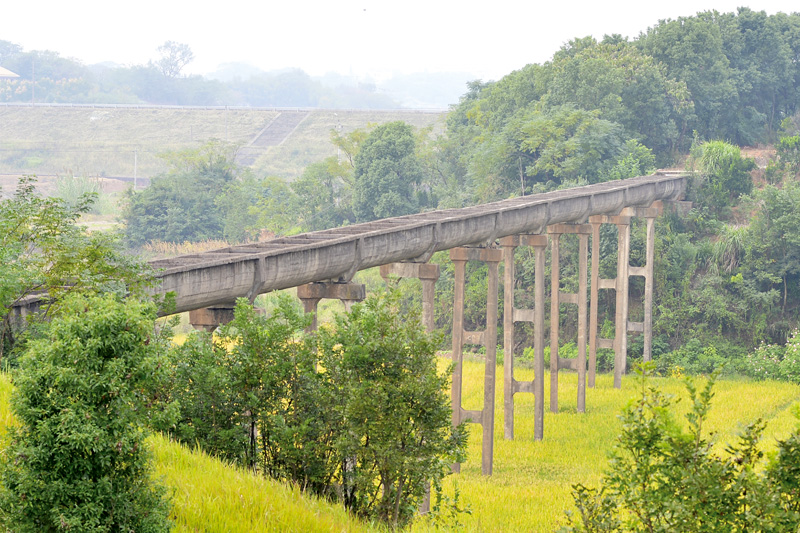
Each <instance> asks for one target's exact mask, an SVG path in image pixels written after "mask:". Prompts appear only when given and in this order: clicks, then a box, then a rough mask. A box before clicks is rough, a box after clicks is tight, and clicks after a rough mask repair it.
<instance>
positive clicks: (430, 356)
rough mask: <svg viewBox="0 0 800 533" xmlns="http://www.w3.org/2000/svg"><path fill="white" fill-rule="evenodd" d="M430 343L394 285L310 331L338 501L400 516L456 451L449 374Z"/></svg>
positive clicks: (359, 510) (405, 516) (375, 514)
mask: <svg viewBox="0 0 800 533" xmlns="http://www.w3.org/2000/svg"><path fill="white" fill-rule="evenodd" d="M436 348H437V342H436V339H434V338H433V337H431V336H430V335H428V334H426V333H425V332H424V330H423V328H422V326H421V324H420V322H419V315H418V314H412V315H410V316H408V315H405V316H404V314H403V313H401V312H400V294H399V293H398V292H397V291H396V290H395V291H390V292H388V293H383V294H379V295H377V296H375V297H371V298H368V299H367V300H366V301H365V302H364V303H362V304H358V305H356V306H354V307H353V310H352V311H351V312H350V313H349V314H346V315H340V316H338V317H337V318H336V321H335V324H334V325H333V327H331V328H325V329H322V330H321V331H320V332H319V349H320V351H321V353H322V361H321V362H322V367H323V368H324V369H325V376H326V380H327V381H328V383H329V384H330V386H329V391H330V392H331V393H332V394H331V395H330V396H329V397H328V399H327V400H328V403H327V408H328V409H330V410H331V412H332V413H333V416H334V421H333V422H334V427H337V428H338V431H337V437H336V441H335V448H336V452H337V459H338V465H337V466H338V470H337V476H338V478H339V479H340V480H341V483H342V490H343V492H344V494H343V498H344V503H345V505H346V506H347V507H348V508H349V509H351V510H352V511H353V512H355V513H356V514H358V515H360V516H365V517H370V518H377V519H379V520H381V521H382V522H386V523H389V524H393V525H395V526H398V525H404V524H407V523H408V522H409V521H410V520H411V519H412V518H413V517H414V515H415V513H416V509H417V508H418V506H419V503H420V502H421V500H422V497H423V495H424V492H425V484H426V482H428V481H431V480H433V482H434V485H436V484H438V482H439V480H441V478H442V477H444V476H445V475H446V474H447V473H448V472H449V465H450V464H451V463H452V462H453V461H454V460H456V459H457V458H458V457H460V456H461V455H462V454H463V449H464V446H465V438H466V435H465V433H464V430H463V427H459V428H457V429H455V430H454V429H453V428H452V426H451V423H450V416H451V415H450V406H449V401H448V399H447V394H446V390H447V388H448V384H449V378H448V375H447V374H439V372H438V371H437V368H436V355H435V354H436Z"/></svg>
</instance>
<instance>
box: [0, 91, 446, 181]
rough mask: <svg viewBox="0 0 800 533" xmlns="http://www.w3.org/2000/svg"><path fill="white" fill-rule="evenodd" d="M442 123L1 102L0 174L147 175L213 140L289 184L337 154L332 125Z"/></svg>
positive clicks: (350, 114) (373, 115)
mask: <svg viewBox="0 0 800 533" xmlns="http://www.w3.org/2000/svg"><path fill="white" fill-rule="evenodd" d="M443 118H444V112H443V111H430V112H428V111H424V112H423V111H403V110H397V111H395V110H319V109H313V110H312V109H309V110H298V109H268V108H199V107H198V108H193V107H138V106H130V107H125V106H47V105H36V106H30V105H0V174H37V175H40V176H46V175H68V174H73V175H82V176H90V177H93V176H103V177H123V178H133V176H134V174H136V176H137V177H139V178H149V177H152V176H155V175H158V174H159V173H160V172H163V171H164V170H165V165H164V163H163V161H162V160H161V159H160V158H159V157H158V154H159V153H163V152H164V151H168V150H178V149H184V148H190V147H192V146H197V145H199V144H201V143H203V142H205V141H207V140H209V139H213V138H216V139H223V140H228V141H231V142H233V143H236V144H238V145H239V146H240V147H241V149H240V153H239V157H238V158H237V162H239V163H240V164H242V165H245V166H251V167H252V168H253V169H254V170H255V171H256V172H257V173H258V174H259V175H266V174H269V175H277V176H281V177H285V178H290V179H291V178H294V177H296V176H298V175H299V174H300V173H301V172H302V170H303V168H305V166H306V165H308V164H309V163H313V162H315V161H319V160H321V159H323V158H325V157H328V156H330V155H335V154H336V147H335V146H333V145H332V144H331V143H330V140H329V138H330V131H331V130H332V129H334V128H337V129H340V131H342V132H343V133H347V132H349V131H352V130H354V129H357V128H363V127H366V126H367V125H368V124H370V123H377V124H380V123H384V122H390V121H394V120H403V121H406V122H408V123H409V124H411V125H413V126H414V127H417V128H422V127H427V126H431V125H432V126H434V128H435V129H436V130H438V131H441V130H442V129H443Z"/></svg>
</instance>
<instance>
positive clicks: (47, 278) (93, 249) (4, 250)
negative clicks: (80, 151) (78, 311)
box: [0, 177, 150, 359]
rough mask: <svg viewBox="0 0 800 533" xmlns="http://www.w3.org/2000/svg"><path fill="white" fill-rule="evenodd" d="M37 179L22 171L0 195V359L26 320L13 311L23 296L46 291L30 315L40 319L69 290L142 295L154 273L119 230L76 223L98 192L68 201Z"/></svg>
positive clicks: (44, 317) (16, 339) (19, 332)
mask: <svg viewBox="0 0 800 533" xmlns="http://www.w3.org/2000/svg"><path fill="white" fill-rule="evenodd" d="M35 184H36V179H35V178H32V177H23V178H21V179H20V181H19V184H18V186H17V190H16V192H15V193H14V195H13V196H12V197H10V198H5V199H2V200H0V317H2V323H0V359H1V358H2V357H3V356H4V355H6V354H8V353H9V352H10V351H11V350H12V349H13V348H14V347H15V346H16V344H17V341H18V340H19V335H20V334H21V333H22V331H23V330H24V328H25V326H26V325H27V324H26V323H24V322H20V321H17V320H15V319H14V317H13V315H12V308H13V307H14V306H15V305H16V304H18V303H20V302H21V301H22V300H23V299H24V298H25V297H28V296H35V295H42V300H41V312H40V313H38V314H34V315H31V316H29V320H30V321H42V320H46V319H47V318H49V317H50V316H51V315H52V314H53V313H54V312H55V311H56V310H57V309H58V307H59V306H60V305H61V299H62V297H63V296H64V295H65V294H69V293H78V292H81V293H94V292H115V293H117V294H120V295H122V294H126V293H127V294H132V295H137V294H138V295H141V294H142V291H143V289H144V288H145V287H146V286H147V284H148V280H149V279H150V276H149V273H148V269H147V268H146V266H145V265H144V264H142V263H140V262H139V261H138V260H135V259H133V258H132V257H131V256H130V255H129V254H127V253H125V252H124V250H123V249H122V246H121V240H120V238H119V237H118V236H117V235H115V234H112V233H100V232H95V233H89V232H87V230H86V228H85V227H83V226H80V225H79V224H78V219H79V218H80V216H81V215H82V214H83V213H86V212H88V211H89V209H90V207H91V205H92V202H93V201H94V199H95V195H91V194H89V195H85V196H82V197H81V198H79V199H78V200H77V201H76V202H75V204H74V205H69V204H67V203H66V202H65V201H64V200H61V199H59V198H42V197H41V196H39V195H38V194H37V193H36V190H35Z"/></svg>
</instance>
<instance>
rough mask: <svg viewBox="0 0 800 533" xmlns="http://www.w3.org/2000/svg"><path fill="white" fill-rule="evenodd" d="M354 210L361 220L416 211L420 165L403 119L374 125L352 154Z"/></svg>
mask: <svg viewBox="0 0 800 533" xmlns="http://www.w3.org/2000/svg"><path fill="white" fill-rule="evenodd" d="M353 164H354V176H353V178H354V183H353V212H354V213H355V215H356V219H357V220H358V221H360V222H366V221H370V220H375V219H378V218H387V217H394V216H400V215H408V214H411V213H416V212H417V211H418V210H419V208H420V207H421V205H424V202H423V203H422V204H421V203H420V201H419V198H418V195H417V185H419V183H420V182H421V180H422V168H421V166H420V162H419V160H418V158H417V154H416V138H415V137H414V132H413V130H412V128H411V126H409V125H408V124H406V123H405V122H400V121H397V122H390V123H388V124H382V125H381V126H378V127H377V128H375V129H374V130H373V131H372V132H371V133H370V134H369V135H368V136H367V138H366V139H365V140H364V142H363V143H362V144H361V146H360V148H359V151H358V154H356V156H355V157H354V158H353Z"/></svg>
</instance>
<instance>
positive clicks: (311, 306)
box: [297, 281, 367, 331]
mask: <svg viewBox="0 0 800 533" xmlns="http://www.w3.org/2000/svg"><path fill="white" fill-rule="evenodd" d="M297 297H298V298H299V299H300V301H301V302H302V303H303V309H304V310H305V312H306V313H314V320H313V321H312V323H311V326H310V327H309V330H310V331H314V330H316V329H317V314H316V313H317V304H319V301H320V300H322V299H332V300H341V301H342V303H344V308H345V310H346V311H350V308H351V307H352V306H353V304H354V303H357V302H361V301H363V300H364V298H366V297H367V290H366V288H365V287H364V285H362V284H360V283H338V282H332V281H315V282H313V283H307V284H305V285H300V286H299V287H297Z"/></svg>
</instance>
